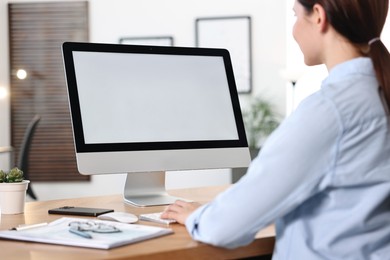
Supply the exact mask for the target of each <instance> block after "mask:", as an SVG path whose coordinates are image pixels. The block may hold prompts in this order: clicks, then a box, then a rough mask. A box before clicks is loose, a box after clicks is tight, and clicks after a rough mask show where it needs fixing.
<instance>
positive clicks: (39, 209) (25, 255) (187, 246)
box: [0, 186, 275, 260]
mask: <svg viewBox="0 0 390 260" xmlns="http://www.w3.org/2000/svg"><path fill="white" fill-rule="evenodd" d="M225 188H226V186H224V187H207V188H193V189H186V190H173V191H170V192H169V193H170V194H172V195H174V196H179V197H183V198H187V199H192V200H195V201H199V202H206V201H209V200H210V199H212V198H213V197H214V196H215V195H216V194H218V193H219V192H221V191H222V190H224V189H225ZM62 206H80V207H99V208H112V209H114V210H115V211H127V212H131V213H134V214H136V215H138V214H141V213H149V212H156V211H162V210H163V209H164V206H159V207H145V208H138V207H133V206H131V205H128V204H125V203H124V202H123V199H122V196H121V195H112V196H101V197H87V198H79V199H65V200H52V201H42V202H39V201H38V202H28V203H26V207H25V213H24V214H19V215H2V216H1V224H0V229H1V230H4V229H9V228H11V227H15V226H17V225H19V224H34V223H40V222H46V221H47V222H50V221H53V220H55V219H58V218H60V217H62V216H61V215H49V214H48V213H47V211H48V209H51V208H56V207H62ZM139 223H140V224H146V225H159V224H154V223H151V222H144V221H140V222H139ZM233 224H234V223H233ZM170 227H171V228H173V230H174V232H175V233H174V234H172V235H168V236H163V237H159V238H155V239H151V240H147V241H142V242H140V243H135V244H130V245H127V246H123V247H119V248H114V249H111V250H99V249H88V248H81V247H68V246H58V245H49V244H40V243H30V242H19V241H9V240H0V259H39V260H45V259H48V260H52V259H56V260H58V259H71V260H76V259H83V260H85V259H237V258H245V257H250V256H256V255H268V254H271V253H272V250H273V247H274V236H275V234H274V228H273V227H272V226H271V227H268V228H266V229H264V230H262V231H260V232H259V233H258V235H257V239H256V240H255V241H254V242H253V243H251V244H250V245H248V246H245V247H241V248H238V249H234V250H228V249H223V248H217V247H213V246H209V245H206V244H203V243H200V242H196V241H194V240H192V239H191V237H190V236H189V235H188V233H187V230H186V229H185V227H184V226H182V225H180V224H173V225H170Z"/></svg>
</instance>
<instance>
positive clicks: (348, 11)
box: [297, 0, 390, 107]
mask: <svg viewBox="0 0 390 260" xmlns="http://www.w3.org/2000/svg"><path fill="white" fill-rule="evenodd" d="M297 1H298V2H299V3H300V4H301V5H302V6H303V7H304V8H305V9H306V11H307V12H308V13H311V12H312V10H313V6H314V5H315V4H319V5H321V6H322V7H323V8H324V10H325V12H326V18H327V19H328V21H329V23H330V24H331V25H332V27H333V28H334V29H335V30H336V31H337V32H338V33H340V34H341V35H343V36H344V37H345V38H347V39H348V40H349V41H350V42H351V43H353V44H355V45H356V46H357V47H359V48H360V49H361V50H362V53H363V54H364V55H366V56H369V57H371V59H372V62H373V64H374V68H375V72H376V77H377V79H378V81H379V84H380V86H381V88H382V90H383V93H384V96H385V99H386V103H387V106H388V107H390V54H389V51H388V50H387V48H386V47H385V45H384V44H383V43H382V41H380V40H379V37H380V35H381V32H382V29H383V26H384V25H385V21H386V17H387V12H388V7H389V0H297ZM367 48H368V51H367Z"/></svg>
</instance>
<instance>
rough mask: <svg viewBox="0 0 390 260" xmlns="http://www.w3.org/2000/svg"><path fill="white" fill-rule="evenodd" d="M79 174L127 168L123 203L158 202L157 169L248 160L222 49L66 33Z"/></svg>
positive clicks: (165, 197) (163, 200) (161, 180)
mask: <svg viewBox="0 0 390 260" xmlns="http://www.w3.org/2000/svg"><path fill="white" fill-rule="evenodd" d="M62 50H63V58H64V65H65V72H66V79H67V85H68V93H69V104H70V110H71V117H72V125H73V133H74V141H75V149H76V158H77V166H78V170H79V172H80V173H81V174H114V173H128V174H127V179H126V183H125V188H124V199H125V201H126V202H127V203H130V204H133V205H138V206H149V205H164V204H170V203H173V202H174V201H175V200H176V199H177V198H175V197H171V196H169V194H168V193H167V192H166V190H165V171H175V170H195V169H213V168H215V169H217V168H218V169H220V168H234V167H247V166H248V165H249V163H250V155H249V149H248V144H247V140H246V136H245V130H244V124H243V120H242V115H241V110H240V104H239V99H238V94H237V90H236V85H235V80H234V75H233V69H232V65H231V61H230V57H229V53H228V51H227V50H224V49H209V48H187V47H162V46H136V45H121V44H98V43H77V42H65V43H64V44H63V46H62Z"/></svg>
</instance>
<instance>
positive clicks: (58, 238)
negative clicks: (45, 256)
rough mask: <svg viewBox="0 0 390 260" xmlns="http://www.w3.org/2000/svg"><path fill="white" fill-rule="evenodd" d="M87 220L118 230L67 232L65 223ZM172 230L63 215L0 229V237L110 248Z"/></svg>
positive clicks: (165, 233)
mask: <svg viewBox="0 0 390 260" xmlns="http://www.w3.org/2000/svg"><path fill="white" fill-rule="evenodd" d="M88 221H89V222H93V223H103V224H107V225H111V226H114V227H115V228H117V229H119V230H120V232H115V233H95V232H92V231H87V233H88V234H89V235H90V237H91V238H86V237H82V236H79V235H76V234H74V233H71V232H69V228H70V227H69V223H71V222H80V223H85V222H88ZM172 233H173V230H172V229H170V228H162V227H155V226H146V225H137V224H124V223H119V222H112V221H105V220H96V219H85V218H84V219H83V218H66V217H64V218H60V219H57V220H55V221H53V222H51V223H49V224H48V225H46V226H41V227H36V228H31V229H25V230H19V231H16V230H3V231H0V238H5V239H13V240H23V241H31V242H39V243H48V244H59V245H68V246H77V247H90V248H99V249H110V248H114V247H119V246H123V245H127V244H132V243H135V242H139V241H142V240H147V239H150V238H155V237H159V236H163V235H168V234H172Z"/></svg>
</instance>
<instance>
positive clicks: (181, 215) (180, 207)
mask: <svg viewBox="0 0 390 260" xmlns="http://www.w3.org/2000/svg"><path fill="white" fill-rule="evenodd" d="M200 206H201V204H199V203H197V202H185V201H182V200H177V201H175V203H173V204H171V205H169V206H168V207H167V208H166V209H165V211H164V212H163V214H162V215H161V218H170V219H175V220H176V221H177V222H179V223H180V224H184V223H185V222H186V220H187V218H188V216H189V215H190V214H191V213H192V212H194V211H195V210H196V209H197V208H199V207H200Z"/></svg>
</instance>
